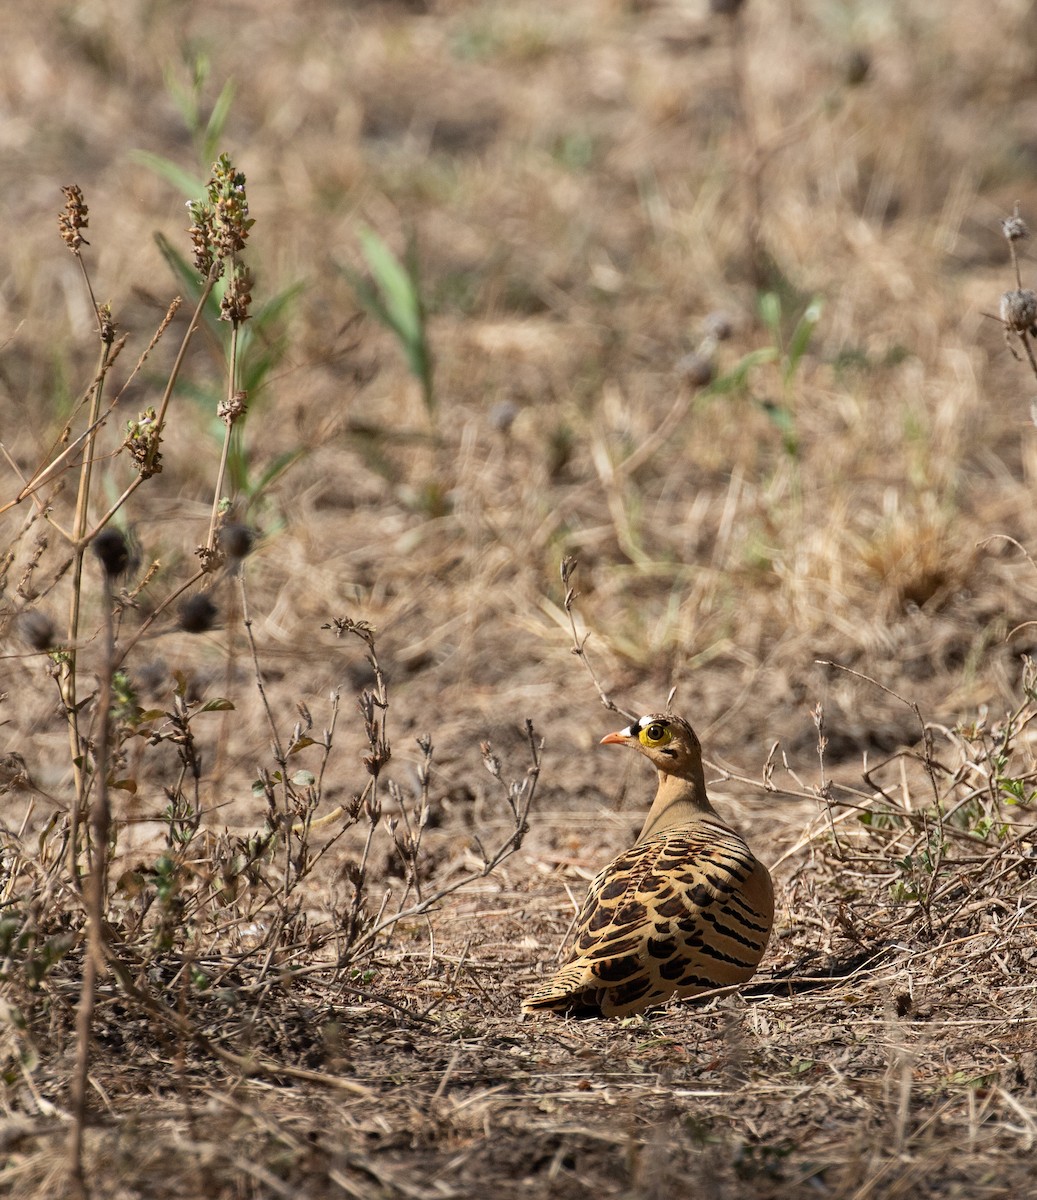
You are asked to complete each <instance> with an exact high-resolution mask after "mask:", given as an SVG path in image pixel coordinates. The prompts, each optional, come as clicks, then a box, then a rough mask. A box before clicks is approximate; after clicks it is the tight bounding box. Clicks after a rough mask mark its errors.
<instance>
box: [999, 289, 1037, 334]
mask: <svg viewBox="0 0 1037 1200" xmlns="http://www.w3.org/2000/svg"><path fill="white" fill-rule="evenodd" d="M1001 321H1002V323H1003V324H1004V326H1005V328H1006V329H1010V330H1011V331H1012V332H1013V333H1027V332H1029V331H1031V330H1032V329H1033V326H1034V324H1037V292H1032V291H1031V290H1030V289H1029V288H1020V289H1019V290H1018V291H1015V292H1005V293H1004V295H1002V297H1001Z"/></svg>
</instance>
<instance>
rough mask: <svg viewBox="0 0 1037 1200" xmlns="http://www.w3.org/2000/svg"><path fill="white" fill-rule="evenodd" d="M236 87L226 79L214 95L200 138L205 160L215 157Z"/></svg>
mask: <svg viewBox="0 0 1037 1200" xmlns="http://www.w3.org/2000/svg"><path fill="white" fill-rule="evenodd" d="M236 89H237V85H236V84H235V82H234V80H233V79H228V80H227V82H226V83H225V84H224V85H223V91H221V92H220V94H219V95H218V96H217V97H216V103H215V104H214V105H213V106H212V112H211V113H210V114H209V120H208V123H207V124H206V126H205V135H204V137H203V139H202V152H203V157H204V158H205V160H206V161H207V162H211V161H212V160H213V159H214V158H215V157H216V146H217V145H218V143H219V142H220V141H222V139H223V128H224V126H225V125H226V124H227V118H228V117H229V116H230V106H231V104H232V103H233V100H234V92H235V91H236ZM199 194H200V193H199Z"/></svg>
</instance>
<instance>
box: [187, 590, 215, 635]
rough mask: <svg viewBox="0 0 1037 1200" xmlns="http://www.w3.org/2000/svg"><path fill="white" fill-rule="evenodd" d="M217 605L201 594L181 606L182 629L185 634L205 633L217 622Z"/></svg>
mask: <svg viewBox="0 0 1037 1200" xmlns="http://www.w3.org/2000/svg"><path fill="white" fill-rule="evenodd" d="M216 611H217V610H216V605H215V604H213V602H212V601H211V600H210V599H209V597H208V596H207V595H206V594H205V593H204V592H199V593H198V594H197V595H195V596H192V597H191V598H190V599H189V600H185V601H184V602H183V604H181V605H180V628H181V629H182V630H184V632H185V633H205V631H206V630H207V629H212V627H213V625H214V624H215V622H216Z"/></svg>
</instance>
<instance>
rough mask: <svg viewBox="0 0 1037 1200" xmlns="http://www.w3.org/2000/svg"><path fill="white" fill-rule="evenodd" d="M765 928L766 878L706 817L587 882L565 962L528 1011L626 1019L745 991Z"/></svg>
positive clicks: (738, 842)
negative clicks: (690, 999)
mask: <svg viewBox="0 0 1037 1200" xmlns="http://www.w3.org/2000/svg"><path fill="white" fill-rule="evenodd" d="M773 920H774V893H773V889H772V886H771V879H770V875H769V874H768V873H767V869H766V868H765V867H764V866H763V864H762V863H760V862H759V861H758V860H757V859H756V858H755V857H754V855H753V853H752V851H751V850H750V849H749V847H748V846H747V845H746V844H745V842H744V841H743V840H742V839H741V838H740V837H739V836H738V834H736V833H735V832H734V831H733V830H731V829H729V828H728V827H727V826H726V825H724V824H723V822H722V821H721V820H720V819H719V818H718V817H716V816H715V815H714V814H713V813H703V814H700V815H698V816H696V817H695V819H694V820H693V821H690V822H688V823H687V824H683V825H680V826H676V827H671V828H668V829H666V830H664V831H662V832H660V833H656V834H652V835H650V836H649V837H647V838H645V839H644V840H643V841H639V842H638V843H637V844H636V845H635V846H633V847H631V849H629V850H626V851H624V853H622V854H620V855H619V856H618V857H617V858H616V859H614V860H613V861H612V862H611V863H610V864H609V865H608V866H607V867H605V868H604V870H602V871H601V872H599V874H598V875H597V876H596V877H595V879H594V881H593V882H592V883H591V886H590V890H589V891H588V894H587V899H586V901H585V902H584V905H583V908H582V910H581V911H580V915H579V917H578V918H577V924H576V933H575V939H574V943H573V946H572V950H571V952H570V955H569V958H568V960H567V961H566V962H565V963H564V964H563V966H562V967H561V968H560V969H559V970H558V972H557V973H556V974H555V976H554V978H553V979H552V980H551V982H550V983H549V984H548V985H547V987H545V988H542V989H541V990H540V991H538V992H536V993H534V994H533V995H532V996H530V997H529V999H528V1000H526V1002H525V1004H524V1005H523V1008H524V1009H525V1010H526V1011H528V1012H532V1011H541V1010H551V1011H554V1012H559V1013H568V1014H570V1015H572V1016H606V1017H615V1016H626V1015H628V1014H630V1013H636V1012H640V1011H641V1010H642V1009H644V1008H647V1007H648V1006H649V1005H652V1004H659V1003H661V1002H662V1001H664V1000H666V999H668V998H669V997H670V996H674V995H676V996H679V997H686V996H694V995H696V994H698V993H701V992H704V991H709V990H711V989H713V988H719V987H727V986H730V985H733V984H739V983H744V982H745V981H746V980H748V979H750V978H752V976H753V974H754V972H755V971H756V967H757V965H758V963H759V961H760V959H761V958H762V957H763V953H764V950H765V949H766V947H767V939H768V937H769V935H770V930H771V925H772V923H773Z"/></svg>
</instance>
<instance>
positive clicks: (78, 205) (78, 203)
mask: <svg viewBox="0 0 1037 1200" xmlns="http://www.w3.org/2000/svg"><path fill="white" fill-rule="evenodd" d="M61 190H62V191H63V192H64V193H65V209H64V211H63V212H60V213H58V230H59V231H60V233H61V237H62V240H63V241H64V243H65V245H66V246H67V247H68V248H69V249H70V250H71V251H72V253H73V254H78V253H79V247H80V246H89V245H90V243H89V242H88V241H87V240H86V238H85V237H83V235H82V233H80V230H81V229H85V228H86V227H87V226H88V225H89V224H90V217H89V214H90V210H89V209H88V208H87V206H86V202H85V201H84V200H83V193H82V192H81V191H80V189H79V188H78V187H76V185H75V184H74V183H73V184H71V185H69V186H68V187H63V188H62V189H61Z"/></svg>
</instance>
